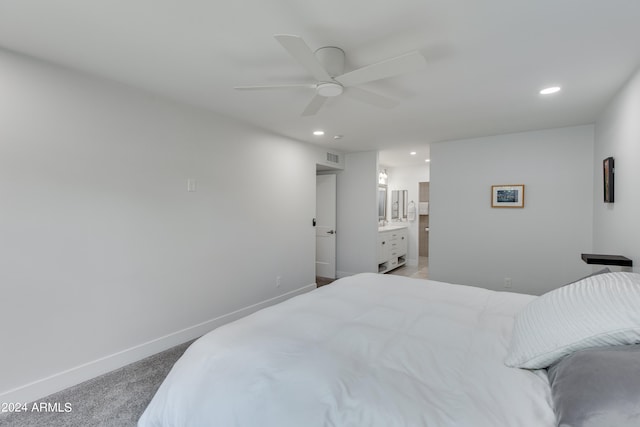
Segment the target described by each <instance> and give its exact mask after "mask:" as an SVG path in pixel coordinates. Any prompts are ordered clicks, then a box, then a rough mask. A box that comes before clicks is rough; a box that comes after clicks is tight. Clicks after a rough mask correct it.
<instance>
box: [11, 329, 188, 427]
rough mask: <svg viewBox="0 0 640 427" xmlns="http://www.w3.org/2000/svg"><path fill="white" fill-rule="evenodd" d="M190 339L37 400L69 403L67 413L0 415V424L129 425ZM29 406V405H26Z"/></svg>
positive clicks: (31, 426) (56, 426)
mask: <svg viewBox="0 0 640 427" xmlns="http://www.w3.org/2000/svg"><path fill="white" fill-rule="evenodd" d="M190 344H191V342H188V343H185V344H182V345H179V346H176V347H173V348H170V349H169V350H166V351H164V352H162V353H158V354H155V355H153V356H150V357H148V358H146V359H143V360H141V361H139V362H136V363H132V364H131V365H127V366H125V367H123V368H120V369H117V370H115V371H113V372H109V373H107V374H105V375H102V376H100V377H97V378H93V379H91V380H89V381H86V382H84V383H82V384H78V385H76V386H74V387H71V388H68V389H66V390H62V391H61V392H59V393H55V394H52V395H50V396H47V397H45V398H42V399H39V400H38V402H50V403H56V402H60V404H61V406H62V407H63V408H64V404H65V403H67V402H69V403H70V404H71V408H72V410H71V412H67V413H52V412H49V413H47V412H25V413H11V414H1V415H0V426H3V427H5V426H6V427H34V426H38V427H44V426H46V427H93V426H96V427H97V426H100V427H132V426H135V425H136V424H137V422H138V418H140V416H141V415H142V412H144V410H145V408H146V407H147V405H148V404H149V402H150V401H151V398H152V397H153V395H154V394H155V392H156V390H158V387H160V384H161V383H162V381H163V380H164V378H165V377H166V376H167V374H168V373H169V371H170V370H171V367H172V366H173V364H174V363H175V362H176V361H177V360H178V359H179V358H180V356H182V353H184V351H185V350H186V349H187V347H188V346H189V345H190ZM28 407H29V408H31V405H28Z"/></svg>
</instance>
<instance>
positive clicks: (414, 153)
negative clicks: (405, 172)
mask: <svg viewBox="0 0 640 427" xmlns="http://www.w3.org/2000/svg"><path fill="white" fill-rule="evenodd" d="M409 154H411V155H412V156H415V155H416V154H418V153H416V152H415V151H412V152H410V153H409Z"/></svg>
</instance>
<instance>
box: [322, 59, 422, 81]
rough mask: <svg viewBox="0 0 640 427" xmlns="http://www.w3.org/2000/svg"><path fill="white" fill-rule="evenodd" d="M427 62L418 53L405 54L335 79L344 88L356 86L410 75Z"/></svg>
mask: <svg viewBox="0 0 640 427" xmlns="http://www.w3.org/2000/svg"><path fill="white" fill-rule="evenodd" d="M426 64H427V60H426V59H425V58H424V56H422V54H421V53H420V52H418V51H413V52H409V53H405V54H404V55H400V56H396V57H395V58H390V59H386V60H384V61H381V62H377V63H375V64H371V65H367V66H366V67H362V68H358V69H357V70H353V71H349V72H348V73H345V74H343V75H341V76H338V77H335V78H334V79H335V80H336V81H337V82H338V83H340V84H341V85H342V86H345V87H349V86H356V85H359V84H363V83H368V82H372V81H375V80H380V79H384V78H387V77H392V76H397V75H398V74H404V73H408V72H410V71H414V70H417V69H419V68H422V67H424V66H425V65H426Z"/></svg>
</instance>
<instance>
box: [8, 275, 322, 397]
mask: <svg viewBox="0 0 640 427" xmlns="http://www.w3.org/2000/svg"><path fill="white" fill-rule="evenodd" d="M313 289H316V284H315V283H312V284H310V285H307V286H303V287H302V288H299V289H295V290H293V291H290V292H287V293H285V294H282V295H279V296H277V297H273V298H269V299H267V300H264V301H261V302H259V303H256V304H253V305H250V306H247V307H244V308H241V309H239V310H236V311H233V312H231V313H228V314H224V315H222V316H219V317H216V318H214V319H210V320H207V321H205V322H202V323H199V324H197V325H194V326H190V327H188V328H185V329H182V330H180V331H177V332H173V333H171V334H168V335H165V336H163V337H160V338H156V339H154V340H151V341H148V342H145V343H143V344H139V345H137V346H134V347H131V348H128V349H126V350H123V351H119V352H117V353H114V354H111V355H108V356H105V357H102V358H100V359H97V360H93V361H91V362H88V363H85V364H82V365H79V366H76V367H74V368H71V369H68V370H66V371H62V372H58V373H56V374H53V375H51V376H48V377H46V378H42V379H39V380H37V381H34V382H31V383H29V384H25V385H23V386H20V387H17V388H14V389H12V390H8V391H5V392H2V393H0V402H23V403H28V402H34V401H36V400H38V399H42V398H43V397H46V396H49V395H50V394H53V393H56V392H58V391H61V390H64V389H65V388H68V387H71V386H74V385H76V384H80V383H82V382H84V381H87V380H89V379H91V378H95V377H97V376H99V375H102V374H106V373H107V372H110V371H113V370H114V369H118V368H121V367H123V366H126V365H128V364H130V363H133V362H137V361H138V360H141V359H144V358H145V357H149V356H152V355H154V354H156V353H159V352H161V351H164V350H167V349H169V348H171V347H174V346H176V345H179V344H182V343H185V342H187V341H190V340H193V339H195V338H198V337H200V336H202V335H204V334H206V333H207V332H209V331H212V330H213V329H215V328H217V327H219V326H222V325H224V324H226V323H229V322H233V321H234V320H238V319H240V318H242V317H245V316H247V315H249V314H251V313H254V312H256V311H258V310H260V309H263V308H266V307H269V306H271V305H274V304H277V303H279V302H282V301H285V300H287V299H289V298H291V297H294V296H296V295H300V294H303V293H306V292H309V291H312V290H313Z"/></svg>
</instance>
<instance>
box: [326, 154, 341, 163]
mask: <svg viewBox="0 0 640 427" xmlns="http://www.w3.org/2000/svg"><path fill="white" fill-rule="evenodd" d="M327 162H331V163H339V162H340V157H339V156H338V155H337V154H333V153H327Z"/></svg>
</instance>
